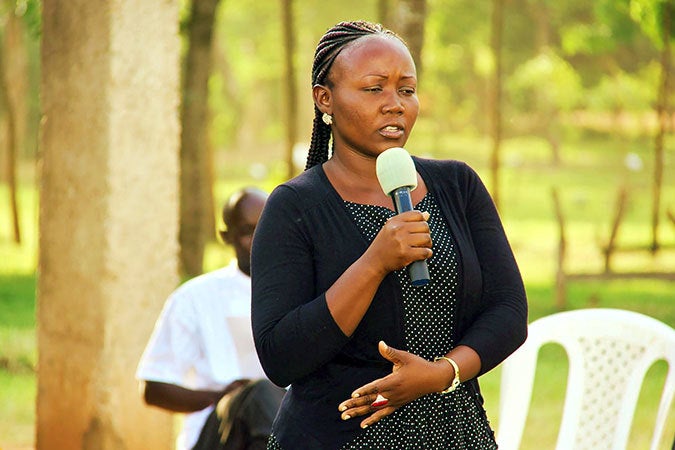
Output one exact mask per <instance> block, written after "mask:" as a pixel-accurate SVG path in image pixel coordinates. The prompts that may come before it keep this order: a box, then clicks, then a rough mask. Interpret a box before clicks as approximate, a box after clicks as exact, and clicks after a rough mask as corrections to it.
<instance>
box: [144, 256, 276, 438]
mask: <svg viewBox="0 0 675 450" xmlns="http://www.w3.org/2000/svg"><path fill="white" fill-rule="evenodd" d="M252 334H253V333H252V331H251V278H250V277H249V276H247V275H246V274H244V273H243V272H241V271H240V270H239V268H238V267H237V261H236V259H235V260H233V261H232V262H231V263H230V264H229V265H228V266H227V267H224V268H222V269H219V270H216V271H213V272H209V273H206V274H204V275H200V276H198V277H196V278H193V279H191V280H189V281H187V282H186V283H184V284H183V285H182V286H180V287H179V288H178V289H176V291H174V292H173V293H172V294H171V295H170V296H169V298H168V299H167V301H166V303H165V305H164V308H163V309H162V312H161V314H160V316H159V318H158V319H157V322H156V323H155V328H154V330H153V332H152V336H151V337H150V340H149V342H148V344H147V347H146V348H145V351H144V353H143V356H142V357H141V360H140V362H139V364H138V369H137V371H136V378H138V379H139V380H148V381H158V382H162V383H171V384H175V385H178V386H181V387H184V388H187V389H192V390H213V391H217V390H222V389H224V388H225V387H226V386H227V385H228V384H230V383H231V382H232V381H234V380H237V379H240V378H262V377H264V372H263V370H262V367H261V366H260V362H259V361H258V355H257V354H256V351H255V347H254V344H253V335H252ZM212 410H213V406H210V407H208V408H206V409H203V410H201V411H197V412H194V413H190V414H187V415H186V416H185V419H184V421H183V427H182V430H181V432H180V434H179V435H178V439H177V441H176V448H177V449H178V450H187V449H191V448H192V447H193V446H194V445H195V444H196V443H197V439H198V438H199V433H200V432H201V429H202V427H203V426H204V422H205V421H206V418H207V417H208V415H209V414H210V413H211V411H212Z"/></svg>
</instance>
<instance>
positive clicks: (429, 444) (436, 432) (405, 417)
mask: <svg viewBox="0 0 675 450" xmlns="http://www.w3.org/2000/svg"><path fill="white" fill-rule="evenodd" d="M345 205H346V207H347V209H348V210H349V212H350V214H351V216H352V219H353V220H354V221H355V223H356V224H357V226H358V228H359V229H360V231H361V233H362V234H363V236H364V237H365V238H366V240H367V241H368V242H371V241H372V240H373V239H374V238H375V236H376V235H377V233H378V232H379V231H380V229H381V228H382V226H383V225H384V223H385V222H386V220H387V219H389V218H390V217H392V216H394V214H395V213H394V212H393V211H391V210H390V209H388V208H383V207H381V206H374V205H363V204H357V203H351V202H345ZM415 209H417V210H420V211H428V212H429V214H430V218H429V221H428V223H429V228H430V231H431V238H432V241H433V250H434V254H433V256H432V257H431V258H430V259H429V260H427V264H428V266H429V274H430V276H431V280H430V281H429V283H428V284H426V285H424V286H413V285H412V283H411V282H410V277H409V275H408V273H407V270H399V271H397V272H396V275H397V277H398V280H399V282H400V284H401V288H402V290H403V299H404V300H403V303H404V316H405V317H404V327H405V330H404V334H405V339H406V345H407V349H406V350H408V351H409V352H411V353H414V354H416V355H419V356H421V357H423V358H425V359H428V360H432V359H433V358H434V357H435V356H440V355H445V354H447V353H448V352H449V351H450V350H451V349H452V348H453V346H454V343H453V342H452V334H453V329H454V326H455V316H456V311H455V309H456V307H457V295H458V294H459V292H460V281H459V280H460V271H459V264H458V259H457V258H458V254H457V250H456V248H455V245H454V241H453V239H452V235H451V233H450V229H449V227H448V225H447V223H446V222H445V220H444V219H443V217H442V215H441V212H440V209H439V208H438V206H437V204H436V202H435V200H434V198H433V196H432V194H431V193H427V195H426V196H425V197H424V198H423V199H422V201H421V202H420V203H419V204H418V205H417V206H416V207H415ZM472 395H473V394H472V390H471V389H470V388H469V387H467V386H465V385H463V384H461V385H460V386H459V388H458V389H457V390H455V391H454V392H452V393H450V394H447V395H441V394H437V393H434V394H429V395H425V396H424V397H421V398H419V399H417V400H415V401H413V402H411V403H409V404H407V405H404V406H403V407H401V408H399V409H398V410H396V411H395V412H394V413H393V414H391V415H389V416H387V417H385V418H383V419H382V420H380V421H379V422H377V423H376V424H374V425H372V426H370V427H368V428H367V429H366V430H365V431H364V432H363V434H361V435H359V436H358V437H357V438H356V439H354V440H353V441H352V442H349V443H348V444H346V445H345V446H344V447H342V450H378V449H381V450H385V449H386V450H449V449H458V450H459V449H461V450H494V449H496V448H497V444H496V443H495V439H494V433H493V431H492V430H491V428H490V425H489V423H488V421H487V417H486V415H485V411H484V410H483V408H482V406H479V404H478V403H477V402H476V401H475V400H474V399H473V398H472ZM353 420H358V419H353ZM267 449H268V450H281V446H280V445H279V443H278V442H277V441H276V439H275V438H274V436H272V437H271V439H270V441H269V443H268V446H267Z"/></svg>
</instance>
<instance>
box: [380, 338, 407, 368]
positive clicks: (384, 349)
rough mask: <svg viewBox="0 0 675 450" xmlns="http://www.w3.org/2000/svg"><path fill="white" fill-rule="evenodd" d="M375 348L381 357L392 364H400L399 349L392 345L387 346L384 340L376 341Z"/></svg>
mask: <svg viewBox="0 0 675 450" xmlns="http://www.w3.org/2000/svg"><path fill="white" fill-rule="evenodd" d="M377 350H378V351H379V352H380V355H382V357H383V358H385V359H386V360H388V361H390V362H391V363H393V364H394V366H400V365H401V364H402V361H401V358H400V357H399V351H398V350H397V349H395V348H394V347H389V346H388V345H387V344H386V343H385V342H384V341H380V342H378V344H377Z"/></svg>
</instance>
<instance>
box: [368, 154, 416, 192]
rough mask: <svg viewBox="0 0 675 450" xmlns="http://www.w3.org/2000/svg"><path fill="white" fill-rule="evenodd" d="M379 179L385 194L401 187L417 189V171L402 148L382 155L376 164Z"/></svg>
mask: <svg viewBox="0 0 675 450" xmlns="http://www.w3.org/2000/svg"><path fill="white" fill-rule="evenodd" d="M375 167H376V171H377V179H378V181H379V182H380V186H382V190H383V191H384V193H385V194H387V195H389V194H391V193H392V192H393V191H394V190H396V189H398V188H400V187H405V186H407V187H409V188H410V190H413V189H415V188H416V187H417V171H416V170H415V163H414V162H413V159H412V158H411V157H410V154H409V153H408V152H407V151H406V150H405V149H404V148H401V147H393V148H390V149H387V150H385V151H383V152H382V153H380V155H379V156H378V157H377V161H376V164H375Z"/></svg>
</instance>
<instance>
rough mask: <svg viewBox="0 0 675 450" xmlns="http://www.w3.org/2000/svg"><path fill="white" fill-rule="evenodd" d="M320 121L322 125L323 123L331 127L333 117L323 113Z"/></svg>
mask: <svg viewBox="0 0 675 450" xmlns="http://www.w3.org/2000/svg"><path fill="white" fill-rule="evenodd" d="M321 120H323V123H325V124H326V125H328V126H331V125H333V116H331V115H330V114H328V113H323V116H321Z"/></svg>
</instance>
